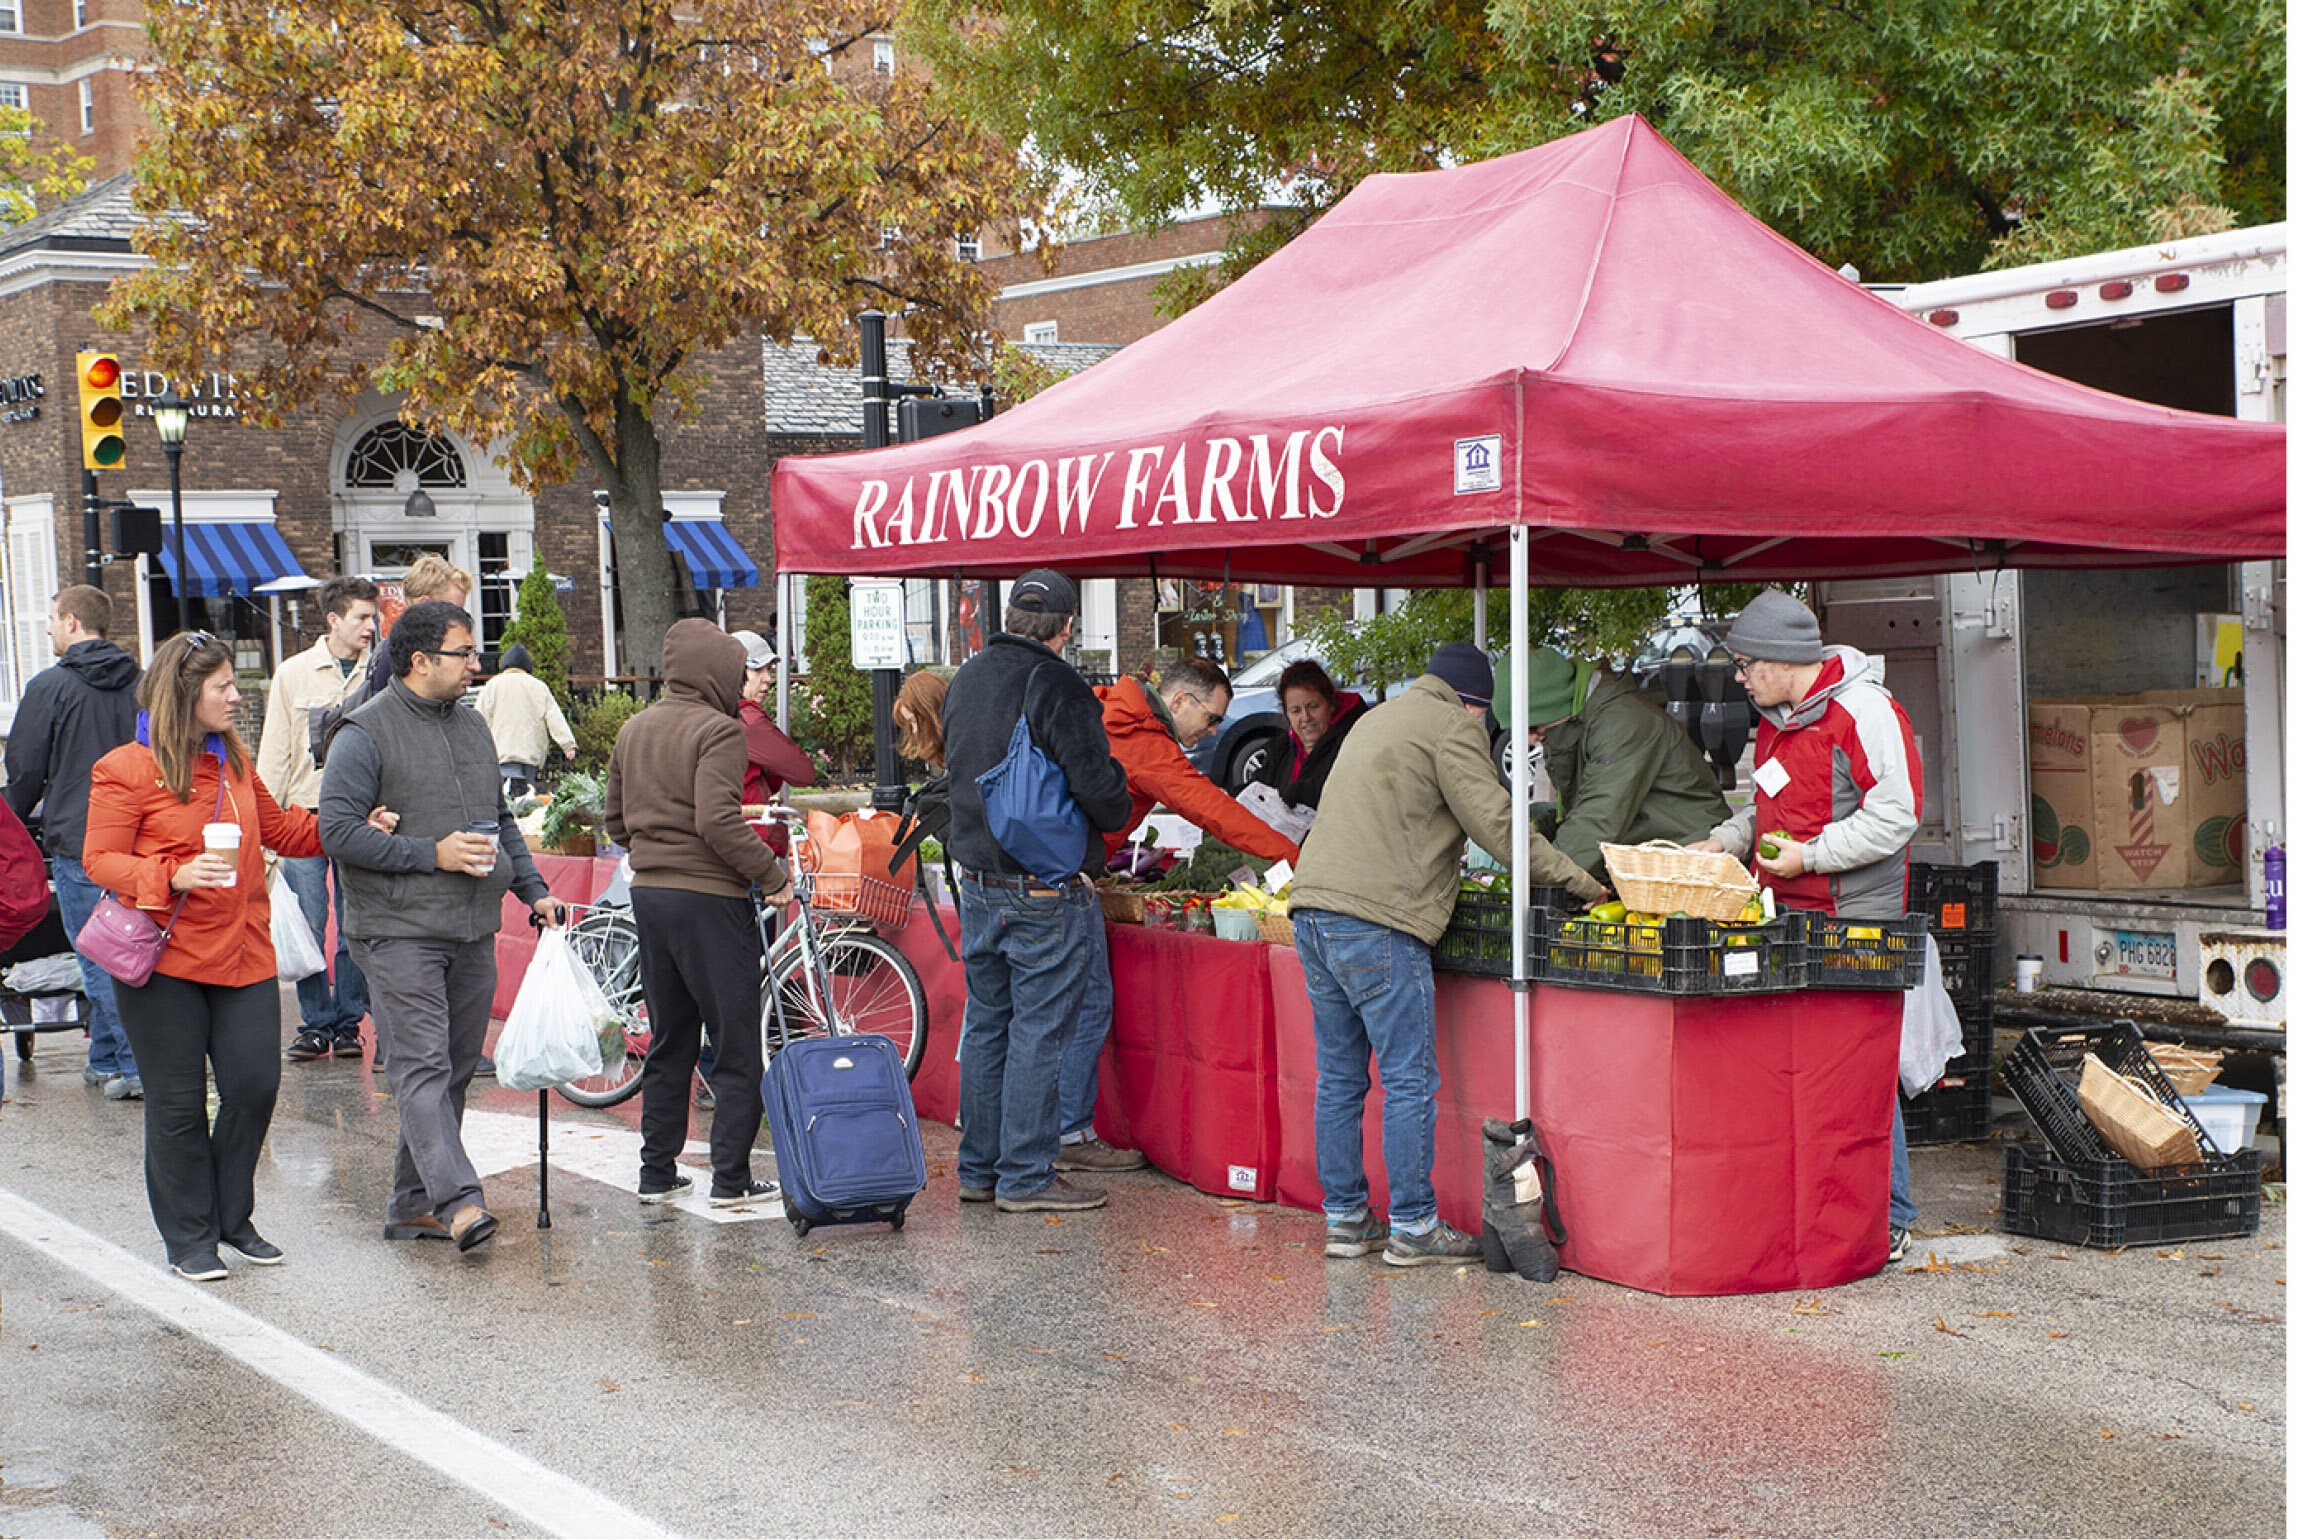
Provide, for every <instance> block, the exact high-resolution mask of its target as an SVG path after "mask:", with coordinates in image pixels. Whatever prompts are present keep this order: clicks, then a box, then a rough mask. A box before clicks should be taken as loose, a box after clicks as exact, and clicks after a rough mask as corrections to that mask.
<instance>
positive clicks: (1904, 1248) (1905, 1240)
mask: <svg viewBox="0 0 2300 1540" xmlns="http://www.w3.org/2000/svg"><path fill="white" fill-rule="evenodd" d="M1908 1254H1909V1232H1908V1229H1907V1227H1906V1226H1903V1225H1894V1226H1893V1227H1892V1228H1891V1229H1889V1230H1887V1231H1886V1232H1885V1260H1886V1261H1888V1262H1898V1261H1900V1260H1901V1258H1903V1257H1905V1256H1907V1255H1908Z"/></svg>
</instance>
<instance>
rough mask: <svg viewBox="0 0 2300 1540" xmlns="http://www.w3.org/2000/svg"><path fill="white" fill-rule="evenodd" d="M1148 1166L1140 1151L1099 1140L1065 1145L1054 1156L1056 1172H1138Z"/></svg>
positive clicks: (1146, 1159) (1147, 1159)
mask: <svg viewBox="0 0 2300 1540" xmlns="http://www.w3.org/2000/svg"><path fill="white" fill-rule="evenodd" d="M1148 1164H1150V1157H1149V1156H1147V1155H1145V1154H1143V1153H1142V1152H1141V1151H1140V1150H1121V1149H1119V1148H1117V1147H1116V1146H1114V1145H1108V1144H1104V1143H1103V1142H1102V1141H1101V1140H1099V1139H1081V1140H1079V1141H1078V1142H1077V1143H1075V1144H1066V1145H1064V1146H1062V1148H1061V1149H1059V1150H1057V1151H1056V1152H1055V1155H1054V1169H1055V1170H1057V1171H1139V1170H1141V1169H1142V1168H1143V1167H1144V1166H1147V1165H1148Z"/></svg>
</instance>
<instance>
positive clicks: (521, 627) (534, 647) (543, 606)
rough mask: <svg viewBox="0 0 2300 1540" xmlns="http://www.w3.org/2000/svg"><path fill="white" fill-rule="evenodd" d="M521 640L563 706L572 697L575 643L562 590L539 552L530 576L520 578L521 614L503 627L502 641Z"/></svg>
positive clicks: (507, 642) (510, 642) (540, 674)
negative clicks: (570, 684) (569, 663)
mask: <svg viewBox="0 0 2300 1540" xmlns="http://www.w3.org/2000/svg"><path fill="white" fill-rule="evenodd" d="M513 642H518V643H520V644H521V645H523V646H524V647H526V649H527V654H528V656H529V657H531V658H533V659H534V660H535V669H534V673H535V677H536V678H538V679H540V680H542V681H543V682H544V683H545V684H547V685H549V686H551V693H552V694H553V695H555V696H557V697H558V698H559V705H560V708H561V709H562V710H564V709H565V708H566V706H567V704H568V702H569V701H570V700H571V699H572V698H573V697H571V696H570V695H569V694H568V693H567V661H568V659H569V658H570V657H572V656H573V655H574V651H575V644H574V642H573V640H572V639H571V638H569V636H568V635H567V613H566V611H564V610H562V609H560V608H559V591H558V589H557V588H555V587H554V586H553V585H552V582H551V574H550V573H548V572H546V571H545V570H544V569H543V557H542V556H541V555H540V554H538V555H537V556H536V558H535V565H534V566H532V567H530V568H528V569H527V576H525V577H523V578H521V579H520V580H519V615H518V618H517V619H515V620H513V621H512V622H511V624H510V625H508V626H505V627H504V628H503V645H504V646H505V647H509V646H510V645H511V644H512V643H513Z"/></svg>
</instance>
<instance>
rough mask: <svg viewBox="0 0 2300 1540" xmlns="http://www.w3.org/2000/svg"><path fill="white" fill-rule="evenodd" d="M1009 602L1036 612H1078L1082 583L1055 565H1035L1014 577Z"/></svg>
mask: <svg viewBox="0 0 2300 1540" xmlns="http://www.w3.org/2000/svg"><path fill="white" fill-rule="evenodd" d="M1006 602H1007V603H1008V604H1009V605H1011V606H1013V607H1014V608H1015V609H1018V610H1028V611H1029V612H1031V613H1032V614H1034V615H1075V614H1077V613H1078V585H1076V584H1075V583H1073V582H1071V581H1070V579H1068V578H1066V577H1064V576H1063V575H1062V574H1061V573H1059V572H1057V571H1055V570H1054V569H1053V568H1052V567H1033V568H1031V569H1030V570H1029V571H1028V572H1025V573H1024V574H1022V576H1020V577H1018V578H1016V579H1015V580H1014V587H1013V588H1012V589H1011V590H1009V591H1008V593H1007V596H1006Z"/></svg>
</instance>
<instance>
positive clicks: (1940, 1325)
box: [1933, 1315, 1964, 1337]
mask: <svg viewBox="0 0 2300 1540" xmlns="http://www.w3.org/2000/svg"><path fill="white" fill-rule="evenodd" d="M1933 1330H1935V1331H1937V1332H1941V1333H1943V1334H1945V1335H1947V1336H1951V1337H1961V1336H1963V1335H1964V1333H1963V1332H1961V1331H1958V1330H1957V1329H1956V1328H1955V1327H1954V1326H1951V1325H1950V1324H1949V1323H1948V1320H1947V1318H1946V1317H1944V1316H1937V1315H1936V1316H1934V1317H1933Z"/></svg>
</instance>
